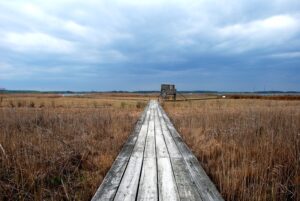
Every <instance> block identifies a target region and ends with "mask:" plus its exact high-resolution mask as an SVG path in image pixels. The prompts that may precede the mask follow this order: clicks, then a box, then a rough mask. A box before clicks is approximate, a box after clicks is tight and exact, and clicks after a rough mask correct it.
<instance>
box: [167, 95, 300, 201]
mask: <svg viewBox="0 0 300 201" xmlns="http://www.w3.org/2000/svg"><path fill="white" fill-rule="evenodd" d="M164 108H165V109H166V111H167V113H168V114H169V116H170V117H171V119H172V121H173V123H174V125H175V126H176V127H177V129H178V130H179V132H180V133H181V134H182V136H183V138H184V140H185V141H186V143H187V144H188V146H189V147H190V148H191V149H192V151H193V152H194V153H195V155H196V156H197V157H198V159H199V161H200V163H201V164H202V165H203V167H204V168H205V170H206V172H207V173H208V175H209V176H210V177H211V179H212V180H213V182H214V183H215V184H216V185H217V187H218V189H219V190H220V192H221V194H222V195H223V196H224V198H225V200H241V201H246V200H299V199H300V161H299V160H300V101H275V100H206V101H188V102H175V103H171V102H168V103H164Z"/></svg>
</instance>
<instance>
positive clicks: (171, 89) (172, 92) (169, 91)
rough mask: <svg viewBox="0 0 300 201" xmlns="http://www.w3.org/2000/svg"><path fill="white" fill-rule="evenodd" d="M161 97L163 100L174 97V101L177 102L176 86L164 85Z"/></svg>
mask: <svg viewBox="0 0 300 201" xmlns="http://www.w3.org/2000/svg"><path fill="white" fill-rule="evenodd" d="M160 96H161V97H162V98H163V99H167V98H168V96H173V100H174V101H175V100H176V88H175V85H174V84H162V85H161V89H160Z"/></svg>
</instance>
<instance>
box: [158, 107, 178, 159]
mask: <svg viewBox="0 0 300 201" xmlns="http://www.w3.org/2000/svg"><path fill="white" fill-rule="evenodd" d="M157 113H158V117H159V121H160V125H161V129H162V134H163V137H164V140H165V143H166V145H167V149H168V152H169V155H170V157H171V158H179V157H182V155H181V153H180V151H179V150H178V148H177V146H176V144H175V142H174V139H173V138H172V136H171V134H170V131H169V129H168V128H167V125H166V123H165V121H164V118H163V116H162V113H161V111H160V110H159V108H158V107H157Z"/></svg>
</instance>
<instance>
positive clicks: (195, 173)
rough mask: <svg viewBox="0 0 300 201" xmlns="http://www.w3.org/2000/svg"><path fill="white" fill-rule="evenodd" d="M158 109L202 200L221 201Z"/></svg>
mask: <svg viewBox="0 0 300 201" xmlns="http://www.w3.org/2000/svg"><path fill="white" fill-rule="evenodd" d="M159 109H160V111H161V113H162V116H163V118H164V120H165V122H166V124H167V127H168V129H169V131H170V133H171V135H172V137H173V139H174V141H175V143H176V144H177V147H178V149H179V151H180V152H181V154H182V156H183V158H184V160H185V164H186V167H187V169H188V170H189V172H190V175H191V178H192V179H193V183H194V184H195V185H196V187H197V190H198V192H199V194H200V196H201V198H202V200H205V201H206V200H208V201H222V200H223V198H222V196H221V195H220V193H219V192H218V190H217V188H216V187H215V185H214V184H213V183H212V181H211V180H210V178H209V177H208V176H207V174H206V173H205V171H204V170H203V168H202V167H201V165H200V164H199V162H198V160H197V158H196V157H195V156H194V155H193V153H192V152H191V151H190V150H189V148H188V147H187V146H186V144H185V143H184V142H183V140H182V138H181V137H180V135H179V133H178V132H177V131H176V129H175V127H174V126H173V124H172V123H171V121H170V119H169V118H168V116H167V115H166V113H165V112H164V110H163V109H162V108H161V106H159Z"/></svg>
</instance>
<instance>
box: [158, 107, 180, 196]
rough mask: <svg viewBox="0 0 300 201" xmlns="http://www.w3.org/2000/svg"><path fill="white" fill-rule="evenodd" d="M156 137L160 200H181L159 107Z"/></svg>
mask: <svg viewBox="0 0 300 201" xmlns="http://www.w3.org/2000/svg"><path fill="white" fill-rule="evenodd" d="M155 137H156V150H157V151H156V152H157V171H158V173H157V174H158V181H157V182H158V189H159V192H158V193H159V200H162V201H168V200H172V201H176V200H180V198H179V194H178V189H177V185H176V182H175V178H174V174H173V169H172V165H171V161H170V156H169V153H168V150H167V147H166V144H165V141H164V138H163V134H162V130H161V125H160V121H159V116H158V110H157V109H156V112H155Z"/></svg>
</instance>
